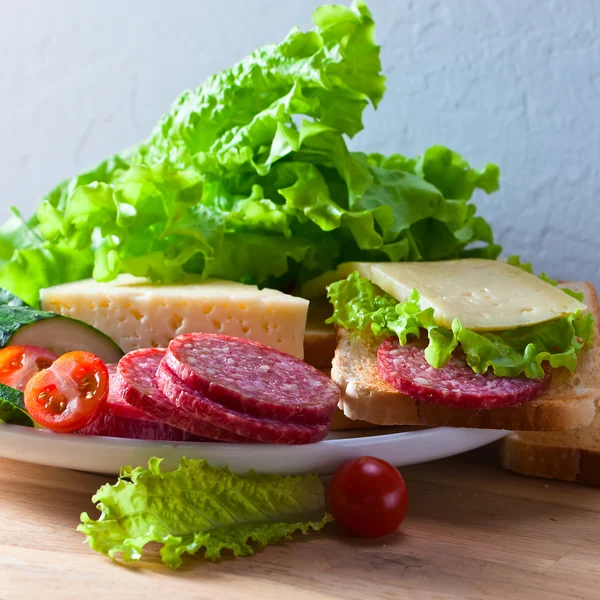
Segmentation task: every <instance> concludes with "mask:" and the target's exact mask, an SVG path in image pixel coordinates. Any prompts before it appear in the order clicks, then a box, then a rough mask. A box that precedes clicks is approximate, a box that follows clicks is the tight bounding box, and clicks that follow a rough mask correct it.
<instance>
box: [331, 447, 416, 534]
mask: <svg viewBox="0 0 600 600" xmlns="http://www.w3.org/2000/svg"><path fill="white" fill-rule="evenodd" d="M327 499H328V503H329V510H330V511H331V514H332V515H333V516H334V517H335V518H336V520H337V522H338V523H339V524H340V525H341V526H342V527H343V528H344V529H346V530H347V531H348V532H350V533H352V534H354V535H358V536H360V537H379V536H382V535H387V534H389V533H392V532H394V531H396V529H398V527H400V525H401V523H402V521H404V516H405V515H406V509H407V508H408V493H407V491H406V484H405V483H404V479H403V478H402V475H400V473H399V471H398V470H397V469H396V468H395V467H393V466H392V465H390V463H388V462H385V461H384V460H380V459H379V458H373V457H371V456H363V457H361V458H355V459H354V460H351V461H350V462H347V463H346V464H345V465H343V466H341V467H340V468H339V469H338V470H337V471H336V473H335V475H334V476H333V479H332V480H331V484H330V485H329V490H328V493H327Z"/></svg>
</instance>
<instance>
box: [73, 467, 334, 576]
mask: <svg viewBox="0 0 600 600" xmlns="http://www.w3.org/2000/svg"><path fill="white" fill-rule="evenodd" d="M161 462H162V459H159V458H152V459H151V460H150V461H149V463H148V469H144V468H142V467H138V468H137V469H132V468H131V467H124V468H123V469H122V470H121V476H120V478H119V481H118V482H117V483H116V484H115V485H112V486H111V485H108V484H107V485H104V486H103V487H101V488H100V489H99V490H98V492H97V493H96V495H95V496H94V497H93V498H92V501H93V502H97V503H99V504H98V508H99V509H100V510H101V512H102V515H101V516H100V518H99V519H98V520H97V521H94V520H93V519H91V518H90V517H89V516H88V515H87V514H86V513H84V514H82V515H81V520H82V524H81V525H79V527H78V530H79V531H81V532H82V533H84V534H85V535H86V540H87V542H88V543H89V544H90V546H91V547H92V549H94V550H96V551H97V552H101V553H102V554H106V555H107V556H109V557H110V558H113V559H115V558H116V557H117V556H118V555H121V556H122V558H123V560H124V561H125V562H130V561H137V560H140V558H141V557H142V553H143V549H144V547H145V546H146V545H147V544H149V543H151V542H158V543H159V544H161V545H162V548H161V551H160V554H161V558H162V561H163V562H164V563H166V564H167V565H168V566H169V567H173V568H174V567H178V566H179V565H180V564H181V562H182V559H181V557H182V555H183V554H185V553H188V554H195V553H196V552H198V551H199V550H200V549H202V548H203V549H204V557H205V558H206V559H208V560H217V559H219V558H220V557H221V553H222V551H223V550H231V551H233V553H234V555H235V556H248V555H250V554H253V553H254V549H253V546H252V545H250V543H249V542H250V541H252V542H253V544H254V546H257V547H260V548H262V547H264V546H266V545H268V544H271V543H275V542H277V541H279V540H281V539H282V538H289V537H290V536H291V534H292V533H294V532H295V531H301V532H302V533H308V531H309V530H311V529H312V530H315V531H317V530H319V529H321V528H322V527H324V525H325V524H326V523H327V522H329V521H331V520H332V518H331V517H330V516H329V515H328V514H327V513H326V512H325V493H324V488H323V485H322V483H321V481H320V480H319V478H318V477H317V476H315V475H302V476H296V477H289V476H288V477H282V476H279V475H258V474H256V473H251V474H250V475H248V476H247V477H238V476H236V475H233V474H232V473H231V472H230V471H229V470H228V469H227V468H216V467H212V466H210V465H209V464H208V463H207V462H206V461H204V460H191V459H190V460H188V459H185V458H182V459H181V462H180V465H179V468H178V469H177V470H175V471H163V470H162V469H161Z"/></svg>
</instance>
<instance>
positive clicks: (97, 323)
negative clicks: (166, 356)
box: [41, 275, 308, 358]
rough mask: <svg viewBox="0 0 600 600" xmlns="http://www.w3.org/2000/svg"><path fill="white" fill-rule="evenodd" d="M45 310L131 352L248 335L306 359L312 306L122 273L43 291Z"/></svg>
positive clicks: (248, 290) (227, 286)
mask: <svg viewBox="0 0 600 600" xmlns="http://www.w3.org/2000/svg"><path fill="white" fill-rule="evenodd" d="M41 303H42V308H43V309H44V310H49V311H52V312H56V313H59V314H62V315H66V316H69V317H73V318H75V319H79V320H81V321H84V322H85V323H88V324H90V325H93V326H94V327H96V328H97V329H99V330H100V331H102V332H104V333H105V334H106V335H108V336H110V337H111V338H112V339H113V340H114V341H115V342H116V343H117V344H118V345H119V346H120V347H121V348H122V349H123V350H124V351H125V352H128V351H130V350H134V349H136V348H149V347H166V346H167V345H168V343H169V342H170V341H171V340H172V339H173V338H174V337H176V336H178V335H180V334H182V333H193V332H203V333H219V334H223V335H231V336H234V337H242V338H248V339H251V340H254V341H257V342H261V343H262V344H265V345H266V346H270V347H272V348H277V349H278V350H281V351H282V352H286V353H287V354H291V355H292V356H296V357H298V358H302V357H303V354H304V350H303V344H304V329H305V326H306V315H307V312H308V301H307V300H304V299H302V298H297V297H294V296H289V295H287V294H284V293H282V292H279V291H276V290H269V289H262V290H259V289H258V288H257V287H256V286H252V285H244V284H242V283H236V282H233V281H220V280H207V281H198V280H197V279H190V280H189V281H187V282H186V283H182V284H174V285H152V284H149V283H148V282H147V281H146V280H145V279H141V278H136V277H131V276H129V275H121V276H119V277H118V278H117V279H116V280H114V281H111V282H108V283H99V282H97V281H94V280H91V279H90V280H84V281H78V282H75V283H67V284H63V285H59V286H56V287H53V288H48V289H45V290H42V292H41Z"/></svg>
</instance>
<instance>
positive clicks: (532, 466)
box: [500, 414, 600, 486]
mask: <svg viewBox="0 0 600 600" xmlns="http://www.w3.org/2000/svg"><path fill="white" fill-rule="evenodd" d="M500 459H501V461H502V466H503V467H504V468H505V469H508V470H510V471H514V472H515V473H519V474H521V475H530V476H532V477H544V478H546V479H561V480H563V481H576V482H579V483H585V484H587V485H594V486H600V414H598V415H597V416H596V417H595V418H594V420H593V421H592V422H591V423H590V425H588V426H586V427H579V428H578V429H572V430H570V431H553V432H544V433H539V432H533V431H516V432H515V433H511V434H510V435H509V436H508V437H507V438H505V439H504V440H502V444H501V446H500Z"/></svg>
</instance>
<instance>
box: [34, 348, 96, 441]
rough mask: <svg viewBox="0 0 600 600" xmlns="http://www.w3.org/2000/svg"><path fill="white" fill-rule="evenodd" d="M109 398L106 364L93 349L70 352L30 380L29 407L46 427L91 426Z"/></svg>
mask: <svg viewBox="0 0 600 600" xmlns="http://www.w3.org/2000/svg"><path fill="white" fill-rule="evenodd" d="M107 397H108V370H107V369H106V365H105V364H104V363H103V362H102V361H101V360H100V359H99V358H98V357H97V356H94V355H93V354H90V353H89V352H68V353H67V354H63V355H62V356H61V357H60V358H59V359H57V360H56V361H55V362H54V364H53V365H52V366H51V367H50V368H49V369H46V370H45V371H40V372H39V373H38V374H37V375H34V377H32V378H31V379H30V380H29V383H28V384H27V387H26V388H25V407H26V408H27V411H28V412H29V414H30V415H31V418H32V419H33V420H34V421H36V422H37V423H39V424H40V425H42V426H43V427H47V428H48V429H51V430H52V431H57V432H61V433H68V432H71V431H76V430H78V429H82V428H83V427H85V426H86V425H89V424H90V423H91V422H92V421H93V420H94V419H95V418H96V416H97V414H98V411H99V410H100V409H101V408H102V406H103V405H104V403H105V402H106V399H107Z"/></svg>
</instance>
